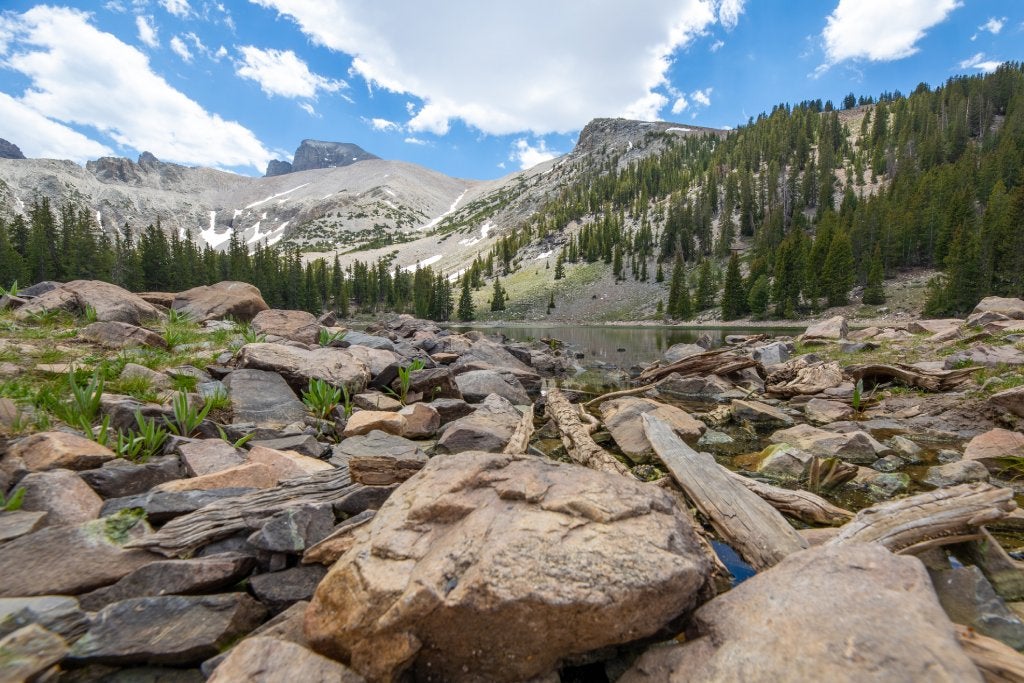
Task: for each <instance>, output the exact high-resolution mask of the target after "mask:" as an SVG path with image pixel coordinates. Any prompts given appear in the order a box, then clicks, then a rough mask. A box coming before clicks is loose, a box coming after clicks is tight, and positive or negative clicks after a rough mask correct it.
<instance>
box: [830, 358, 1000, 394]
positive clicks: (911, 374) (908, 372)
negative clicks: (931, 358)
mask: <svg viewBox="0 0 1024 683" xmlns="http://www.w3.org/2000/svg"><path fill="white" fill-rule="evenodd" d="M980 369H981V368H980V367H976V368H958V369H956V370H921V369H920V368H915V367H914V366H912V365H904V364H903V363H896V364H895V365H886V364H881V363H879V364H869V365H851V366H850V367H848V368H846V369H845V370H844V372H846V374H847V375H849V376H850V377H852V378H853V381H855V382H856V381H857V380H861V379H863V380H865V381H867V380H872V381H873V382H875V383H878V382H879V381H885V380H894V381H896V382H899V383H900V384H902V385H904V386H908V387H915V388H918V389H924V390H925V391H932V392H938V391H949V390H950V389H953V388H955V387H957V386H959V385H960V384H963V383H964V382H965V381H967V379H968V378H969V377H970V376H971V375H972V374H973V373H975V372H977V371H978V370H980Z"/></svg>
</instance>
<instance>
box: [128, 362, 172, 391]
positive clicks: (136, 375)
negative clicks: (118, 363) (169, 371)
mask: <svg viewBox="0 0 1024 683" xmlns="http://www.w3.org/2000/svg"><path fill="white" fill-rule="evenodd" d="M118 377H120V378H121V379H122V380H125V379H129V380H130V379H138V380H142V381H145V382H146V383H148V384H149V386H150V387H151V388H153V389H170V388H171V378H170V377H168V376H167V375H165V374H164V373H162V372H157V371H156V370H150V369H149V368H147V367H146V366H145V365H139V364H138V363H125V365H124V367H123V368H121V374H120V375H118Z"/></svg>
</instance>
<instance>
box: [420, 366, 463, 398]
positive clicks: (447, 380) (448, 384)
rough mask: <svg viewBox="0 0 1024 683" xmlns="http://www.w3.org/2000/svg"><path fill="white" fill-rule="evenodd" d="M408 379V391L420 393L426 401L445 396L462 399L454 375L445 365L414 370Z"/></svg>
mask: <svg viewBox="0 0 1024 683" xmlns="http://www.w3.org/2000/svg"><path fill="white" fill-rule="evenodd" d="M409 380H410V383H409V391H412V392H415V393H417V394H420V395H422V396H423V397H424V399H425V400H427V401H436V400H437V399H445V398H449V399H458V400H462V392H461V391H459V385H458V384H456V383H455V376H454V375H453V374H452V371H451V370H450V369H449V368H447V367H441V368H424V369H422V370H414V371H413V372H411V373H410V374H409Z"/></svg>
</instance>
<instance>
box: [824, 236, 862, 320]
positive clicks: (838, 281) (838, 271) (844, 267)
mask: <svg viewBox="0 0 1024 683" xmlns="http://www.w3.org/2000/svg"><path fill="white" fill-rule="evenodd" d="M855 274H856V270H855V265H854V262H853V246H852V245H851V244H850V236H849V235H848V234H846V231H845V230H837V231H836V233H835V234H834V235H833V236H832V244H830V245H829V248H828V255H827V256H826V257H825V267H824V269H823V270H822V274H821V277H822V282H823V283H824V286H825V296H826V297H827V298H828V305H829V306H845V305H846V304H847V303H849V296H850V288H851V287H852V286H853V282H854V276H855Z"/></svg>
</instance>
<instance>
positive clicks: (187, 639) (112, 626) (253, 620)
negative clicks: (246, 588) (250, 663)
mask: <svg viewBox="0 0 1024 683" xmlns="http://www.w3.org/2000/svg"><path fill="white" fill-rule="evenodd" d="M265 615H266V610H265V609H264V608H263V607H262V606H261V605H260V604H259V603H258V602H256V601H255V600H253V599H252V598H250V597H249V596H248V595H245V594H244V593H226V594H223V595H189V596H185V595H165V596H160V597H145V598H130V599H128V600H122V601H120V602H115V603H113V604H112V605H108V606H107V607H104V608H103V609H102V610H101V611H100V612H99V613H98V614H97V615H96V619H95V620H94V622H93V624H92V627H91V628H90V629H89V631H88V632H87V633H86V634H85V635H84V636H82V637H81V638H80V639H79V640H78V641H77V642H76V643H75V644H74V646H72V648H71V652H70V653H69V654H68V661H69V662H71V663H74V664H78V665H83V664H110V665H113V666H124V665H127V664H171V665H187V664H198V663H200V662H202V661H203V660H204V659H207V658H209V657H212V656H214V655H216V654H217V653H218V652H220V651H221V650H222V649H223V648H225V647H227V646H228V645H230V644H231V643H233V642H235V641H236V640H237V639H238V638H239V637H240V636H243V635H245V634H246V633H248V632H249V631H251V630H252V629H254V628H255V627H256V626H258V625H259V623H260V622H261V621H263V618H264V616H265Z"/></svg>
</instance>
